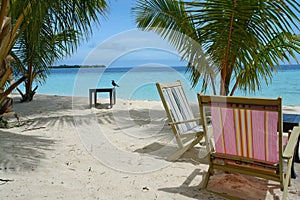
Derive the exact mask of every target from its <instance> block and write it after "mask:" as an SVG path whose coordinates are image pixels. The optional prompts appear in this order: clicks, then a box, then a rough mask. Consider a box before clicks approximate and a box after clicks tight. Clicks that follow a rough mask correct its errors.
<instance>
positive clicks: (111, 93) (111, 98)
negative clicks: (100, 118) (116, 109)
mask: <svg viewBox="0 0 300 200" xmlns="http://www.w3.org/2000/svg"><path fill="white" fill-rule="evenodd" d="M101 92H108V93H109V102H110V107H111V108H112V106H113V105H114V104H116V89H115V88H94V89H89V97H90V108H91V107H92V99H93V98H92V96H93V93H94V106H95V107H96V104H97V93H101Z"/></svg>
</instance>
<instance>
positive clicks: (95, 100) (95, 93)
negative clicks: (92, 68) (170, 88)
mask: <svg viewBox="0 0 300 200" xmlns="http://www.w3.org/2000/svg"><path fill="white" fill-rule="evenodd" d="M94 103H95V108H96V105H97V91H95V92H94Z"/></svg>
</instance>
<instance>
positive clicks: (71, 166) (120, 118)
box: [0, 95, 300, 200]
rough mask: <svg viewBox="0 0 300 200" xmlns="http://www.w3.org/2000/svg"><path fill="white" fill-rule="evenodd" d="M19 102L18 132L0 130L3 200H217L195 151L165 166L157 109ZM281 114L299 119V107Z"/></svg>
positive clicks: (236, 187)
mask: <svg viewBox="0 0 300 200" xmlns="http://www.w3.org/2000/svg"><path fill="white" fill-rule="evenodd" d="M19 98H20V97H18V96H14V100H15V103H14V110H15V111H16V112H17V113H18V114H19V116H20V120H21V126H20V127H13V128H9V129H0V179H1V180H0V199H1V200H2V199H22V200H23V199H222V198H221V197H220V196H217V195H215V194H213V193H211V192H209V191H207V190H204V189H201V184H202V183H201V181H202V179H203V177H204V176H205V173H206V170H207V168H208V166H207V162H206V160H205V159H199V158H198V154H199V151H201V148H200V147H195V148H193V149H192V150H190V151H189V152H187V153H185V154H184V155H183V156H182V157H181V158H180V159H179V160H178V161H176V162H167V161H166V160H165V157H166V156H168V155H170V154H171V153H172V152H174V151H175V150H176V144H175V143H174V141H172V139H173V138H172V132H171V130H170V128H169V127H168V126H167V125H166V117H165V112H164V110H163V108H162V105H161V102H154V101H152V102H150V101H125V100H119V99H118V101H117V104H116V105H115V106H114V107H113V108H112V109H107V108H106V107H107V105H106V104H104V105H101V106H100V107H98V108H92V109H90V108H89V106H88V99H87V98H76V99H74V101H72V97H60V96H50V95H36V96H35V98H34V100H33V101H32V102H29V103H19V101H18V99H19ZM104 103H106V102H104ZM196 107H197V105H193V108H196ZM285 111H286V112H296V113H300V109H299V107H286V108H285ZM8 119H9V121H10V124H11V125H14V124H16V120H15V119H14V118H13V117H11V118H8ZM295 165H296V170H297V173H298V174H300V166H299V165H300V164H298V163H296V164H295ZM278 186H279V185H278V183H273V182H272V183H270V182H269V183H268V182H267V181H265V180H259V179H256V178H252V177H250V178H249V177H248V178H245V177H244V176H241V175H235V174H224V173H220V174H217V175H215V176H213V177H212V178H211V181H210V183H209V188H210V189H212V190H214V191H219V192H225V193H228V194H233V195H235V196H237V197H241V198H245V199H251V198H252V199H278V198H279V199H280V198H281V195H282V193H281V191H280V189H279V187H278ZM288 197H289V199H299V198H300V178H298V179H296V180H294V179H293V180H292V186H291V187H290V188H289V193H288Z"/></svg>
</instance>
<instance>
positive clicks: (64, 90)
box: [19, 65, 300, 106]
mask: <svg viewBox="0 0 300 200" xmlns="http://www.w3.org/2000/svg"><path fill="white" fill-rule="evenodd" d="M111 80H115V81H116V82H117V83H118V84H119V85H120V87H119V88H117V97H118V98H123V99H133V100H159V96H158V93H157V90H156V87H155V83H156V82H161V83H163V82H171V81H176V80H181V81H182V82H183V84H184V87H185V91H186V93H187V96H188V98H189V100H190V101H196V94H197V92H199V91H200V84H199V86H196V87H195V88H191V86H190V81H189V74H188V73H185V67H166V66H151V67H149V66H143V67H133V68H132V67H110V68H106V69H104V68H79V69H78V68H60V69H57V68H53V69H51V74H50V75H49V77H48V78H47V80H46V83H44V84H43V85H40V86H39V88H38V90H37V93H38V94H54V95H63V96H88V89H89V88H96V87H112V86H111ZM19 88H22V87H19ZM208 93H212V92H211V90H210V89H209V90H208ZM235 95H236V96H237V95H239V96H245V95H248V96H256V97H271V98H276V97H278V96H282V97H283V104H284V105H297V106H300V65H291V66H283V67H282V69H280V70H278V72H277V73H276V74H274V75H273V80H272V83H271V84H269V85H268V86H266V85H265V84H264V83H263V84H262V87H261V90H260V91H258V92H256V93H254V94H245V93H244V92H242V91H237V92H236V93H235ZM102 96H103V97H105V96H107V95H106V94H101V95H99V97H102Z"/></svg>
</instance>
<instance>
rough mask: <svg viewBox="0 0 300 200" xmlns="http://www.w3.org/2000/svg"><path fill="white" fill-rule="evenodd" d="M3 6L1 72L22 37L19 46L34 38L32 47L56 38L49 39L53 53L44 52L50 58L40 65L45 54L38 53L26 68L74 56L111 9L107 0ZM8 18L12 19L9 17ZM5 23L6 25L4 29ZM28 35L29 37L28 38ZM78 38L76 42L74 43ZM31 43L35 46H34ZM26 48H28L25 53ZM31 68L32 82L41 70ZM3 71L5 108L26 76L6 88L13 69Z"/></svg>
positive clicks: (41, 0) (33, 0)
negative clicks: (9, 98)
mask: <svg viewBox="0 0 300 200" xmlns="http://www.w3.org/2000/svg"><path fill="white" fill-rule="evenodd" d="M0 5H1V9H0V27H2V29H1V32H0V45H1V51H0V61H1V62H0V63H1V66H0V68H1V69H5V66H6V65H5V62H4V61H5V58H6V57H7V55H8V54H9V53H10V51H11V50H12V48H13V46H14V45H15V44H16V42H17V41H18V39H19V38H20V40H19V41H18V44H21V43H22V42H21V41H22V39H23V40H24V39H28V38H30V41H29V40H27V41H28V44H29V43H30V42H33V41H35V40H34V37H36V38H35V39H37V40H38V39H41V38H40V36H46V35H47V34H49V35H50V36H52V39H54V40H47V41H51V44H49V46H48V47H50V46H51V45H52V49H51V48H49V49H48V50H51V51H50V52H49V51H48V52H46V51H45V52H43V53H45V54H44V55H43V56H45V57H46V58H45V59H44V58H43V59H44V60H40V61H38V62H37V61H36V60H38V58H41V57H42V54H39V55H37V54H34V55H32V56H33V57H32V58H30V59H31V61H30V59H28V58H26V62H25V64H26V65H27V64H29V63H30V64H32V65H33V64H38V63H39V64H41V63H43V62H44V63H43V65H44V64H45V63H46V62H45V61H46V60H47V62H48V61H50V60H51V59H52V58H51V59H50V57H52V56H53V57H54V58H58V57H60V56H62V55H63V51H64V52H65V54H68V53H72V52H73V51H74V50H75V49H76V47H77V46H78V44H79V43H80V42H82V41H84V39H88V38H89V36H90V35H91V34H92V26H93V25H94V24H96V25H97V24H99V17H100V16H105V13H106V9H107V4H106V1H105V0H94V1H86V0H23V1H17V0H2V1H1V4H0ZM7 16H9V18H8V17H7ZM46 23H48V24H47V25H48V27H47V28H46V27H45V26H43V25H46ZM3 24H4V25H5V26H3ZM29 27H31V28H33V30H32V32H31V30H30V29H29ZM26 30H27V31H26ZM43 31H46V32H43ZM47 31H48V32H47ZM76 33H82V35H83V36H84V37H78V36H79V35H78V34H76ZM26 34H27V36H28V37H27V38H26ZM31 34H32V35H31ZM38 34H40V36H38ZM49 35H48V36H49ZM71 35H72V39H71ZM75 36H76V40H74V37H75ZM57 37H59V39H57ZM55 38H56V39H55ZM45 39H46V38H45V37H44V38H43V39H41V40H44V42H45ZM70 39H71V40H70ZM54 41H56V42H54ZM58 41H60V43H57V42H58ZM23 44H24V43H23ZM31 44H32V45H33V46H34V44H33V43H31ZM35 44H37V46H39V45H41V41H39V42H36V43H35ZM16 47H18V46H16ZM19 47H20V46H19ZM22 48H24V47H22ZM25 49H26V48H24V50H25ZM14 50H16V49H14ZM26 50H29V51H28V53H30V52H31V53H36V52H37V51H38V48H36V49H35V50H33V49H32V48H31V49H26ZM57 50H58V51H57ZM61 50H63V51H61ZM56 54H58V56H56ZM16 55H17V53H16ZM23 55H25V54H23ZM28 55H29V54H28ZM24 58H25V57H24ZM21 59H22V58H21ZM21 59H19V60H21ZM43 65H39V66H43ZM36 66H38V65H36ZM27 69H28V73H27V75H28V76H29V79H31V80H32V79H33V76H36V74H37V71H35V72H34V70H33V68H32V67H29V68H27ZM40 69H42V68H40ZM2 71H3V73H2V74H0V88H3V90H2V92H1V94H0V104H1V105H2V103H3V102H4V101H5V99H7V95H8V94H9V93H10V92H11V91H12V90H13V89H14V88H16V87H17V86H18V85H19V84H20V83H21V82H22V81H23V80H24V79H25V77H22V78H20V79H19V80H17V81H16V82H15V83H14V84H13V85H11V86H9V87H5V85H6V82H7V81H8V79H9V77H10V76H11V75H12V69H11V68H10V69H9V70H2ZM30 76H31V77H30ZM0 114H1V113H0Z"/></svg>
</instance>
